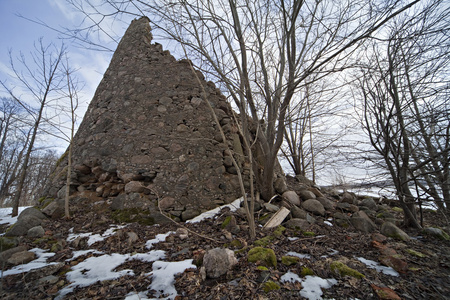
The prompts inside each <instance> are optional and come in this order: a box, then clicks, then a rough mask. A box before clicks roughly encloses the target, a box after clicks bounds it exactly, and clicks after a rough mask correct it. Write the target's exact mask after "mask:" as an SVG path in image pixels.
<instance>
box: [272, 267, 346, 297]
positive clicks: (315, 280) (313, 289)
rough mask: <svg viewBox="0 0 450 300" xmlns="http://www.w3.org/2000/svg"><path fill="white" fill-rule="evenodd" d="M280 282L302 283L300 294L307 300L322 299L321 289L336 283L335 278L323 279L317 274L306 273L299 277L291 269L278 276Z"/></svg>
mask: <svg viewBox="0 0 450 300" xmlns="http://www.w3.org/2000/svg"><path fill="white" fill-rule="evenodd" d="M280 281H281V282H300V283H301V284H302V287H303V288H302V289H301V291H300V296H302V297H304V298H307V299H309V300H320V299H322V297H321V296H322V294H323V292H322V289H328V288H330V287H332V286H333V285H335V284H337V280H336V279H333V278H330V279H323V278H320V277H318V276H310V275H307V276H305V278H303V279H302V278H300V277H299V276H298V275H297V274H295V273H292V272H291V271H289V272H287V273H286V274H284V275H283V276H281V278H280Z"/></svg>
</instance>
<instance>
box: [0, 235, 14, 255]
mask: <svg viewBox="0 0 450 300" xmlns="http://www.w3.org/2000/svg"><path fill="white" fill-rule="evenodd" d="M17 244H18V242H17V239H16V238H13V237H6V236H1V237H0V252H2V251H5V250H8V249H11V248H14V247H16V246H17Z"/></svg>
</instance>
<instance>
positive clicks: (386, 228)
mask: <svg viewBox="0 0 450 300" xmlns="http://www.w3.org/2000/svg"><path fill="white" fill-rule="evenodd" d="M380 231H381V233H382V234H384V235H385V236H388V237H391V238H395V239H399V240H402V241H409V240H410V237H409V235H408V234H407V233H406V232H404V231H403V230H401V229H400V228H398V227H397V226H395V225H394V224H392V223H391V222H384V223H383V225H381V229H380Z"/></svg>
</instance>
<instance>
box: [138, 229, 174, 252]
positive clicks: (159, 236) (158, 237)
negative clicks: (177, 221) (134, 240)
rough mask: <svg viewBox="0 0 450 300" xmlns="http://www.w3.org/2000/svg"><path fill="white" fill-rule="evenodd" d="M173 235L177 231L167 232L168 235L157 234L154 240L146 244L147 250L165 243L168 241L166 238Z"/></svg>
mask: <svg viewBox="0 0 450 300" xmlns="http://www.w3.org/2000/svg"><path fill="white" fill-rule="evenodd" d="M172 233H175V231H169V232H167V233H160V234H157V235H156V236H155V238H154V239H153V240H148V241H147V242H146V243H145V248H147V249H152V247H153V244H158V243H159V242H164V241H165V240H166V238H167V237H168V236H169V235H171V234H172Z"/></svg>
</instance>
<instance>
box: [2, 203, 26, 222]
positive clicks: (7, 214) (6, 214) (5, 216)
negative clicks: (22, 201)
mask: <svg viewBox="0 0 450 300" xmlns="http://www.w3.org/2000/svg"><path fill="white" fill-rule="evenodd" d="M28 207H30V206H21V207H19V215H20V213H21V212H22V211H23V210H24V209H25V208H28ZM11 214H12V207H5V208H0V224H14V223H16V222H17V217H11Z"/></svg>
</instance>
